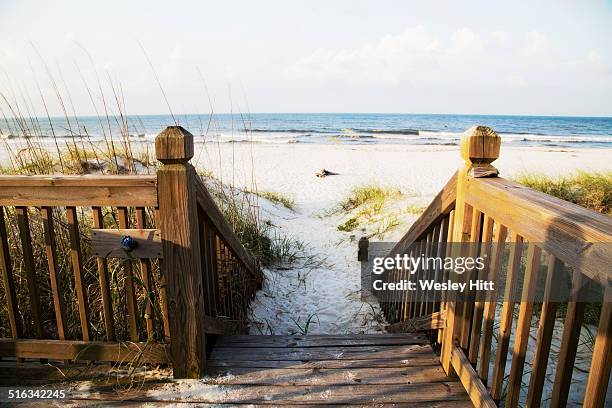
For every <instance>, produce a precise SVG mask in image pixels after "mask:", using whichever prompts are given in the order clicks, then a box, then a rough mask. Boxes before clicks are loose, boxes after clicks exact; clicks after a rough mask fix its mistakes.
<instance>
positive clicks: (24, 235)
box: [15, 207, 45, 339]
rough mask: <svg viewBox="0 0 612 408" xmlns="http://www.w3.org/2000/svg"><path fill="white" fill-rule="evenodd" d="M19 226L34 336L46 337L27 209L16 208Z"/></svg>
mask: <svg viewBox="0 0 612 408" xmlns="http://www.w3.org/2000/svg"><path fill="white" fill-rule="evenodd" d="M15 213H16V215H17V224H18V226H19V239H20V240H21V250H22V255H23V266H24V269H25V274H26V280H27V282H28V295H29V301H30V310H31V313H32V321H33V323H34V334H35V335H36V338H38V339H42V338H44V337H45V330H44V327H43V320H42V311H41V308H40V294H39V291H38V280H37V278H36V267H35V265H34V253H33V251H32V237H31V235H30V217H29V214H28V208H27V207H16V208H15Z"/></svg>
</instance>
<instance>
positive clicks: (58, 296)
mask: <svg viewBox="0 0 612 408" xmlns="http://www.w3.org/2000/svg"><path fill="white" fill-rule="evenodd" d="M40 214H41V218H42V221H43V229H44V231H45V252H46V254H47V265H48V268H49V279H50V282H51V293H52V296H53V309H54V311H55V321H56V323H57V334H58V338H59V339H60V340H64V339H65V338H66V332H67V327H66V312H65V306H64V296H63V293H62V288H61V286H60V281H59V269H58V263H57V243H56V240H55V222H54V221H53V208H52V207H42V208H41V209H40Z"/></svg>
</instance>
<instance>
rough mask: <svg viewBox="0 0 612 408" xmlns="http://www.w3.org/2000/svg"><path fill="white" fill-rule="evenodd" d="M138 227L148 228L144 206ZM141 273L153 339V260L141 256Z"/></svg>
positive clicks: (147, 320) (149, 334)
mask: <svg viewBox="0 0 612 408" xmlns="http://www.w3.org/2000/svg"><path fill="white" fill-rule="evenodd" d="M136 228H139V229H141V230H144V229H146V228H147V211H146V209H145V208H144V207H137V208H136ZM158 254H159V256H162V249H161V236H160V239H159V250H158ZM140 258H141V259H140V273H141V275H142V282H143V284H144V290H145V294H146V299H147V300H146V306H145V323H146V328H147V336H148V338H149V339H153V337H154V336H153V335H154V332H155V325H154V322H155V319H154V316H153V300H154V299H155V296H154V293H153V276H152V273H153V271H152V269H151V260H150V259H147V258H145V257H140Z"/></svg>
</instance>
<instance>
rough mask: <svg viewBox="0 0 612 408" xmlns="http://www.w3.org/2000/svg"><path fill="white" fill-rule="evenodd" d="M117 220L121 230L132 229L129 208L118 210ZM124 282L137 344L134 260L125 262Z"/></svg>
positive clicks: (132, 334) (132, 331)
mask: <svg viewBox="0 0 612 408" xmlns="http://www.w3.org/2000/svg"><path fill="white" fill-rule="evenodd" d="M117 218H118V220H119V228H122V229H127V228H130V221H129V213H128V209H127V207H119V208H117ZM123 280H124V285H125V297H126V302H127V311H128V316H127V318H128V322H129V330H130V340H132V341H134V342H137V341H138V339H139V337H140V336H139V335H138V305H137V302H136V288H135V287H134V282H135V280H134V270H133V268H132V260H131V259H125V260H123Z"/></svg>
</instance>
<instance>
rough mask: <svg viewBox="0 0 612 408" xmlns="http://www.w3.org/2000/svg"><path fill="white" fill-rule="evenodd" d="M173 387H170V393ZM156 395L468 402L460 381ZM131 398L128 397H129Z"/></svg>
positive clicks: (97, 395) (243, 400)
mask: <svg viewBox="0 0 612 408" xmlns="http://www.w3.org/2000/svg"><path fill="white" fill-rule="evenodd" d="M172 387H173V385H171V384H169V385H168V388H167V390H168V391H170V390H171V389H172ZM159 390H160V391H161V392H159V393H155V394H156V395H157V396H156V397H155V398H157V399H162V398H163V399H166V400H168V401H174V402H202V403H217V404H247V403H248V404H251V403H254V404H257V403H259V404H277V405H278V404H281V405H283V404H284V405H286V404H290V405H295V404H308V403H310V404H325V403H327V404H330V403H331V404H340V405H345V404H379V403H418V402H430V401H431V402H434V401H465V400H466V399H467V398H466V393H465V391H464V390H463V387H462V385H461V383H459V382H440V383H431V384H399V385H346V386H257V385H255V386H233V387H227V386H225V385H206V384H202V385H201V386H200V387H198V392H197V393H196V394H195V395H192V396H188V395H176V394H174V393H172V392H163V391H164V388H163V387H162V388H161V389H159ZM133 395H134V397H133V399H134V400H138V401H146V400H147V399H148V398H150V397H147V396H146V395H142V393H137V392H136V393H134V394H133ZM71 398H79V399H81V398H82V399H102V398H104V399H109V400H125V399H126V395H125V394H117V393H116V392H114V391H112V389H111V390H110V392H108V391H107V392H96V391H95V390H94V391H93V392H92V391H90V390H87V389H85V390H80V389H79V390H74V391H73V392H72V395H71ZM128 398H129V397H128Z"/></svg>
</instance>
